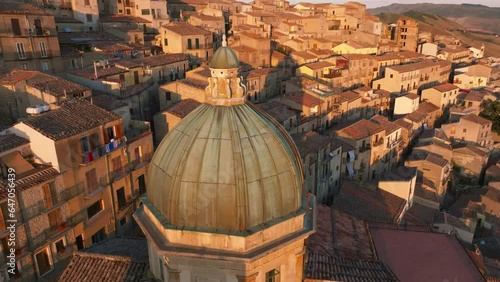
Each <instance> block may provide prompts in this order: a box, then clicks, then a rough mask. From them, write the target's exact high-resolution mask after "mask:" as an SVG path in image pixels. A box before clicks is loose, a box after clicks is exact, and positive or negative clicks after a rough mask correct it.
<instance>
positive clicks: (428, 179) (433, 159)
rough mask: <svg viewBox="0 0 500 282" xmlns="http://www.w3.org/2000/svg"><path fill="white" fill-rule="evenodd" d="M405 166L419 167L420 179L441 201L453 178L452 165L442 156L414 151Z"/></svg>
mask: <svg viewBox="0 0 500 282" xmlns="http://www.w3.org/2000/svg"><path fill="white" fill-rule="evenodd" d="M405 166H408V167H416V168H417V169H418V174H419V177H418V179H419V180H418V181H419V182H420V183H422V185H423V186H426V187H427V189H431V190H432V191H434V192H435V193H436V194H437V195H438V198H439V199H440V201H441V200H442V199H443V197H444V195H445V193H446V190H447V189H448V181H449V180H450V179H451V172H452V165H451V163H450V162H449V161H447V160H445V159H443V158H442V157H440V156H438V155H436V154H433V153H427V152H422V151H418V152H414V153H412V154H411V156H410V157H409V158H408V159H407V160H406V161H405Z"/></svg>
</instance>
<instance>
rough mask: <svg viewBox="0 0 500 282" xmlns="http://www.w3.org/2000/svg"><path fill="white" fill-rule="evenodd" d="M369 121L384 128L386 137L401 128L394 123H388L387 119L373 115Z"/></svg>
mask: <svg viewBox="0 0 500 282" xmlns="http://www.w3.org/2000/svg"><path fill="white" fill-rule="evenodd" d="M370 121H373V122H376V123H377V124H379V125H380V126H382V127H383V128H385V135H386V136H387V135H389V134H391V133H393V132H394V131H396V130H398V129H399V128H401V127H400V126H399V125H397V124H396V123H394V122H390V121H389V119H388V118H387V117H385V116H382V115H375V116H373V117H372V118H371V119H370Z"/></svg>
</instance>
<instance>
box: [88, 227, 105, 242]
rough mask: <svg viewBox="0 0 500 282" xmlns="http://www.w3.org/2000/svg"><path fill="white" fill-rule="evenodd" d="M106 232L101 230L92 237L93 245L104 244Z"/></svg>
mask: <svg viewBox="0 0 500 282" xmlns="http://www.w3.org/2000/svg"><path fill="white" fill-rule="evenodd" d="M106 237H107V235H106V230H104V228H102V229H101V230H99V231H97V232H96V233H95V234H94V235H92V244H97V243H99V242H102V241H104V240H105V239H106Z"/></svg>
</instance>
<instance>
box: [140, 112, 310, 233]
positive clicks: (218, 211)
mask: <svg viewBox="0 0 500 282" xmlns="http://www.w3.org/2000/svg"><path fill="white" fill-rule="evenodd" d="M302 189H303V173H302V164H301V161H300V156H299V155H298V151H297V149H296V147H295V144H294V143H293V141H292V140H291V138H290V137H289V135H288V134H287V133H286V132H285V131H284V129H283V128H281V126H280V125H278V124H276V123H274V122H271V120H270V119H269V118H268V116H267V115H266V114H265V113H263V112H262V111H261V110H259V109H256V108H254V106H251V105H248V104H245V103H243V104H237V105H232V106H217V105H211V104H203V105H201V106H200V107H198V108H197V109H196V110H194V111H193V112H191V113H190V114H189V115H188V116H187V117H185V118H184V119H183V120H182V121H181V122H180V123H179V124H178V125H177V127H175V128H174V129H173V130H171V131H170V132H169V133H168V134H167V136H166V137H165V138H164V139H163V141H162V142H161V144H160V145H159V147H158V149H157V150H156V152H155V154H154V157H153V159H152V161H151V163H150V167H149V183H148V192H147V197H148V200H149V201H150V202H151V203H152V205H153V206H154V207H156V208H157V209H158V210H159V212H161V213H162V214H163V216H164V217H165V218H166V220H167V223H168V224H169V225H173V226H177V227H182V228H196V229H198V230H199V229H201V230H208V231H222V230H226V231H233V232H238V231H245V230H249V229H251V228H253V227H255V226H258V225H261V224H264V223H268V224H271V223H270V221H273V220H279V219H280V218H283V217H286V216H287V215H293V214H294V213H295V212H296V211H298V210H299V209H300V208H301V200H302V197H303V191H302ZM274 222H277V221H274Z"/></svg>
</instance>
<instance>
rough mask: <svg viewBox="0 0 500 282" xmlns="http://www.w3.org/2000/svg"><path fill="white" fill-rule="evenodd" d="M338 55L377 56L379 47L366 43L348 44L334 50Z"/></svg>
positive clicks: (338, 46)
mask: <svg viewBox="0 0 500 282" xmlns="http://www.w3.org/2000/svg"><path fill="white" fill-rule="evenodd" d="M332 51H333V52H335V53H336V54H339V55H342V54H377V46H374V45H372V44H369V43H365V42H355V41H351V42H346V43H341V44H338V45H336V46H335V47H333V48H332Z"/></svg>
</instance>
